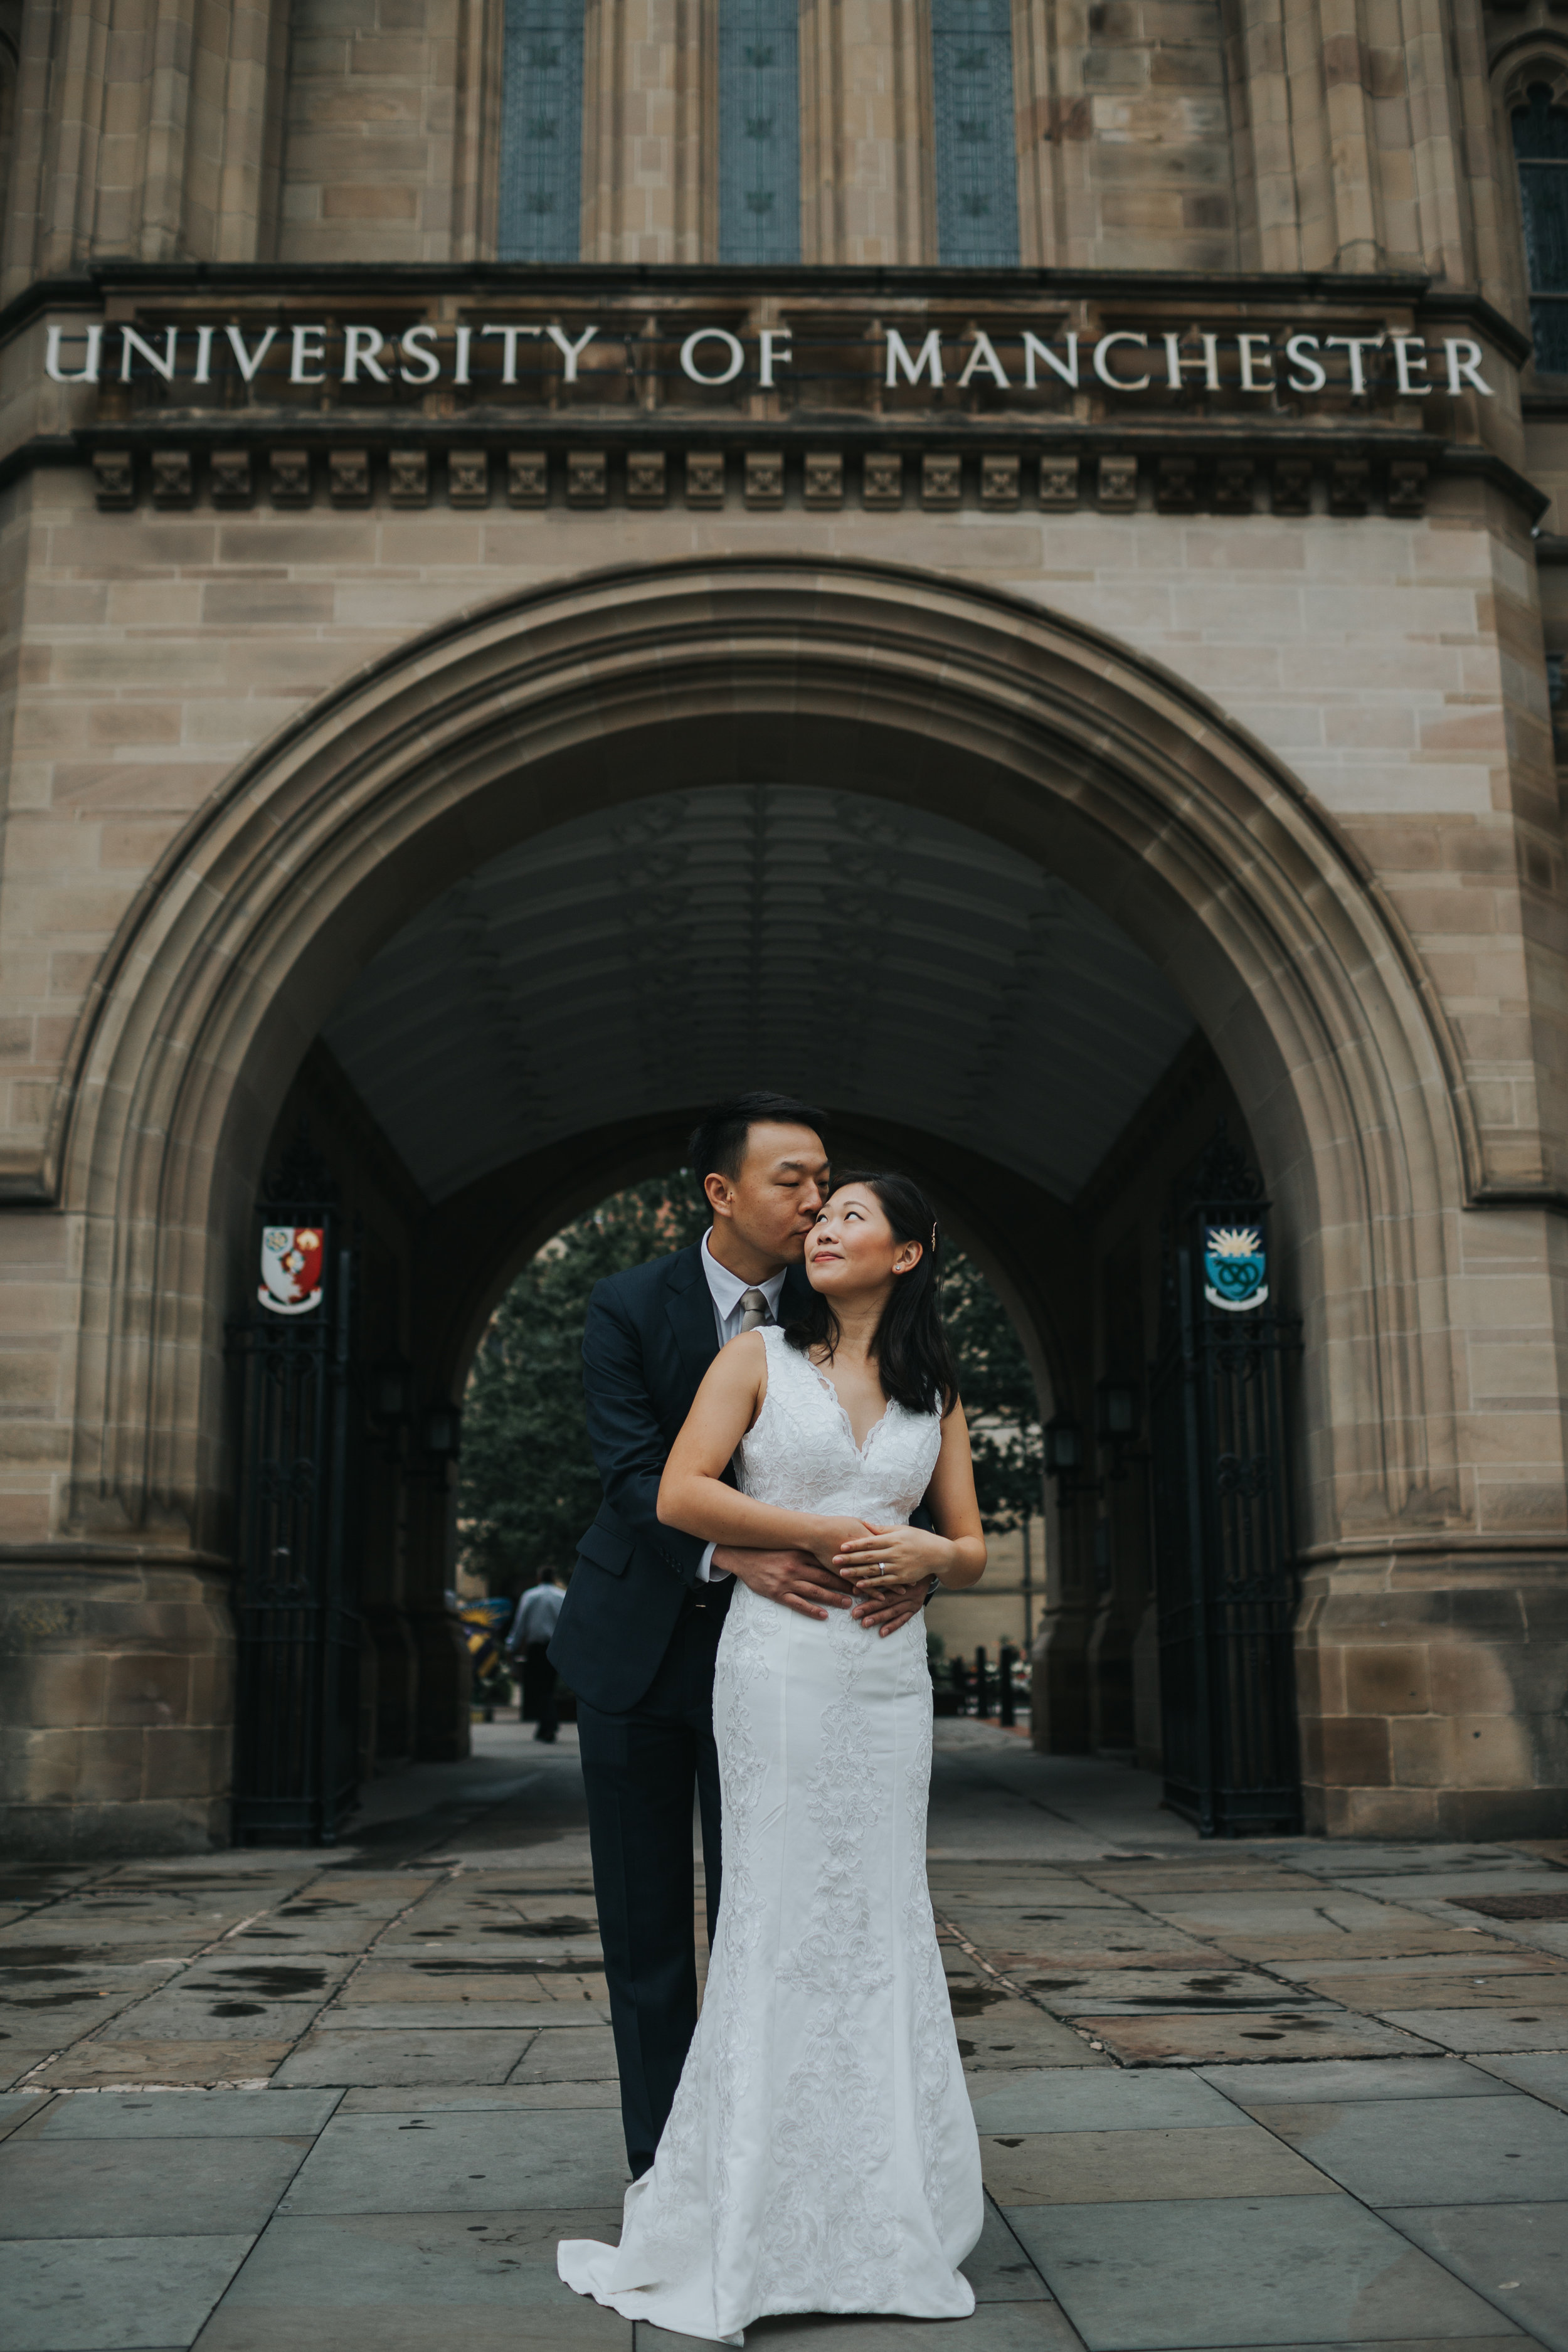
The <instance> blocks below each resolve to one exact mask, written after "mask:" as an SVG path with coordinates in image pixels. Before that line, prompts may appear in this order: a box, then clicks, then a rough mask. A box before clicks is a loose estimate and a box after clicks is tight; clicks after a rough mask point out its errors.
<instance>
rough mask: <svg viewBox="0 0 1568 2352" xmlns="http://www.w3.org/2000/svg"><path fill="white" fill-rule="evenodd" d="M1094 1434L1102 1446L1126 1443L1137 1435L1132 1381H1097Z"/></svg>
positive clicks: (1135, 1398)
mask: <svg viewBox="0 0 1568 2352" xmlns="http://www.w3.org/2000/svg"><path fill="white" fill-rule="evenodd" d="M1094 1433H1095V1435H1096V1436H1097V1437H1098V1438H1099V1440H1100V1444H1102V1445H1126V1444H1130V1442H1131V1440H1132V1439H1133V1438H1134V1437H1136V1436H1137V1434H1138V1391H1137V1390H1136V1389H1135V1388H1134V1387H1133V1385H1132V1382H1131V1381H1118V1380H1111V1379H1110V1378H1109V1377H1108V1378H1107V1379H1105V1380H1103V1381H1096V1383H1095V1390H1094Z"/></svg>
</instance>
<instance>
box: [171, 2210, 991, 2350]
mask: <svg viewBox="0 0 1568 2352" xmlns="http://www.w3.org/2000/svg"><path fill="white" fill-rule="evenodd" d="M620 2228H621V2206H620V2200H619V2199H618V2198H616V2200H614V2202H613V2203H610V2204H606V2205H593V2206H577V2207H570V2208H566V2209H559V2208H549V2209H546V2210H540V2211H535V2212H530V2213H524V2214H517V2213H512V2212H497V2211H494V2210H487V2209H486V2208H485V2207H484V2206H483V2205H482V2204H476V2205H472V2206H464V2207H461V2208H458V2209H457V2210H453V2211H450V2212H421V2213H392V2214H387V2213H353V2214H331V2215H312V2216H309V2217H291V2218H280V2219H279V2220H277V2221H274V2222H273V2223H272V2225H271V2227H270V2228H269V2229H268V2231H266V2232H265V2233H264V2234H263V2236H262V2237H261V2238H260V2239H259V2240H258V2243H257V2246H256V2249H255V2251H254V2252H253V2253H252V2254H251V2257H250V2259H249V2261H248V2262H247V2263H246V2265H245V2268H244V2270H243V2271H242V2272H241V2273H240V2274H239V2276H238V2277H237V2279H236V2281H235V2283H234V2284H233V2286H232V2287H231V2288H230V2289H229V2292H228V2294H226V2297H225V2298H224V2301H223V2304H222V2305H221V2306H220V2309H219V2312H218V2314H217V2317H219V2318H221V2320H222V2321H223V2322H224V2323H225V2325H224V2326H223V2327H222V2328H220V2329H218V2330H217V2331H216V2340H217V2341H220V2342H224V2343H229V2344H237V2343H250V2342H255V2343H257V2344H258V2345H261V2344H263V2343H265V2344H266V2345H267V2352H277V2347H281V2346H284V2345H293V2344H294V2343H296V2342H298V2341H300V2340H304V2341H306V2342H321V2343H331V2341H333V2340H334V2339H333V2338H332V2337H331V2335H330V2334H323V2333H321V2332H319V2331H320V2330H321V2324H322V2323H323V2322H326V2321H329V2320H332V2319H336V2320H338V2321H340V2322H342V2321H344V2320H345V2319H346V2320H348V2322H349V2325H350V2326H353V2317H352V2316H351V2315H358V2319H359V2321H360V2323H361V2324H362V2325H363V2324H366V2323H368V2322H370V2321H371V2320H373V2319H374V2318H375V2317H377V2316H379V2315H382V2314H385V2315H388V2318H389V2320H390V2323H391V2325H392V2326H393V2327H394V2329H396V2328H397V2327H398V2326H407V2325H408V2324H409V2323H410V2322H411V2321H412V2319H413V2316H414V2315H416V2313H421V2312H422V2313H423V2315H424V2325H425V2328H426V2336H425V2339H424V2340H425V2342H426V2344H430V2343H433V2342H438V2341H443V2340H448V2339H455V2340H456V2341H457V2342H458V2343H460V2344H461V2345H463V2346H465V2347H466V2346H467V2344H468V2342H469V2340H470V2338H469V2333H468V2326H469V2316H470V2314H477V2313H487V2312H497V2313H501V2314H510V2315H511V2316H512V2317H513V2318H514V2319H515V2318H519V2317H521V2316H522V2315H525V2314H530V2313H532V2314H540V2313H550V2314H552V2315H553V2316H554V2317H555V2319H556V2321H557V2324H558V2325H559V2326H560V2327H561V2331H562V2336H563V2340H566V2341H571V2340H574V2336H573V2331H574V2327H575V2326H576V2323H577V2320H578V2317H579V2315H580V2314H585V2313H588V2312H593V2311H595V2310H596V2309H597V2306H596V2305H592V2304H588V2305H584V2304H582V2303H581V2301H580V2299H579V2298H578V2297H577V2296H576V2295H574V2294H573V2293H572V2290H571V2289H570V2287H568V2286H566V2285H564V2284H563V2283H562V2281H561V2279H560V2278H559V2277H558V2276H557V2274H556V2269H555V2249H556V2246H557V2244H558V2242H560V2240H561V2239H563V2238H605V2239H607V2240H608V2241H609V2242H611V2243H612V2244H613V2243H615V2242H616V2240H617V2239H618V2238H619V2236H620ZM1007 2242H1008V2243H1009V2244H1010V2245H1011V2246H1012V2247H1013V2249H1014V2252H1015V2253H1016V2255H1017V2258H1018V2260H1019V2261H1020V2262H1022V2261H1024V2260H1025V2257H1024V2256H1023V2254H1022V2253H1021V2252H1019V2250H1018V2247H1017V2243H1016V2240H1015V2239H1013V2238H1012V2237H1011V2235H1010V2234H1009V2236H1008V2241H1007ZM458 2315H460V2318H459V2317H458ZM241 2321H244V2322H245V2323H247V2325H248V2326H249V2327H250V2329H251V2330H252V2331H258V2330H259V2329H260V2328H261V2327H262V2326H263V2324H264V2323H265V2324H266V2326H268V2328H269V2330H270V2334H269V2336H263V2335H261V2334H260V2333H258V2332H253V2333H252V2334H251V2335H248V2336H247V2335H245V2334H243V2333H242V2332H241V2329H240V2326H239V2323H240V2322H241ZM605 2321H608V2322H613V2323H614V2326H615V2328H616V2329H618V2330H619V2334H618V2335H616V2333H614V2332H611V2331H610V2330H608V2329H607V2328H606V2327H605V2325H604V2324H603V2322H605ZM300 2327H303V2329H304V2331H305V2333H304V2336H303V2338H302V2339H301V2337H300V2334H299V2330H300ZM576 2333H577V2340H581V2341H584V2342H604V2343H612V2342H619V2343H622V2344H626V2343H629V2339H630V2334H631V2331H630V2328H629V2326H627V2324H626V2321H624V2320H620V2319H617V2317H616V2315H615V2314H614V2313H605V2314H603V2315H601V2323H600V2324H598V2325H596V2326H595V2327H594V2328H593V2329H592V2330H591V2331H590V2332H588V2333H586V2334H584V2333H583V2332H582V2329H581V2328H578V2329H577V2331H576ZM351 2340H352V2339H351ZM367 2340H368V2339H367ZM393 2340H394V2341H396V2340H397V2338H396V2336H394V2338H393ZM480 2340H481V2341H483V2340H484V2339H483V2338H482V2337H481V2338H480Z"/></svg>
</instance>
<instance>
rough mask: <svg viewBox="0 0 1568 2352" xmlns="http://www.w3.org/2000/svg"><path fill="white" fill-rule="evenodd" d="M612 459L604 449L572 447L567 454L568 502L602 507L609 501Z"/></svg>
mask: <svg viewBox="0 0 1568 2352" xmlns="http://www.w3.org/2000/svg"><path fill="white" fill-rule="evenodd" d="M609 467H610V461H609V458H608V457H607V455H606V453H605V451H604V450H603V449H571V450H568V452H567V455H566V503H567V505H568V506H569V507H602V506H604V505H605V504H606V503H607V501H608V499H609V495H610V488H609Z"/></svg>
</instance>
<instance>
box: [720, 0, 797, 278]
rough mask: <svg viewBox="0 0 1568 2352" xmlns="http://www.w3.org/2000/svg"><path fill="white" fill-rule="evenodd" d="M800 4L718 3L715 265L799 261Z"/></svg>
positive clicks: (780, 0) (793, 0)
mask: <svg viewBox="0 0 1568 2352" xmlns="http://www.w3.org/2000/svg"><path fill="white" fill-rule="evenodd" d="M798 16H799V0H720V7H719V258H720V260H721V261H739V262H767V261H781V262H789V261H798V260H799V259H800V36H799V26H798Z"/></svg>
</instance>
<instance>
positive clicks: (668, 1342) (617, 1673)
mask: <svg viewBox="0 0 1568 2352" xmlns="http://www.w3.org/2000/svg"><path fill="white" fill-rule="evenodd" d="M808 1295H809V1294H808V1290H807V1285H806V1280H805V1275H804V1274H803V1273H802V1272H801V1270H800V1268H799V1267H798V1266H791V1268H790V1270H789V1272H788V1273H787V1274H786V1275H785V1276H784V1289H783V1291H782V1292H781V1293H780V1296H779V1309H778V1312H779V1320H780V1322H781V1323H784V1322H788V1321H789V1320H790V1318H792V1317H793V1316H795V1315H797V1314H799V1313H800V1312H801V1310H802V1308H803V1307H805V1302H806V1299H807V1297H808ZM718 1352H719V1333H718V1328H717V1325H716V1323H715V1320H714V1314H713V1294H712V1292H711V1291H710V1289H709V1287H708V1281H707V1277H706V1276H705V1275H704V1273H703V1271H702V1244H701V1243H700V1242H694V1243H693V1244H691V1246H690V1247H689V1249H683V1250H677V1251H676V1252H675V1254H674V1255H673V1256H672V1257H660V1258H654V1259H652V1260H651V1261H650V1263H649V1264H648V1265H637V1266H633V1267H632V1269H631V1271H630V1272H629V1273H627V1274H613V1275H610V1276H607V1277H606V1279H605V1281H603V1282H601V1283H597V1284H595V1288H594V1295H593V1297H592V1298H591V1299H590V1300H589V1302H588V1320H587V1325H586V1328H585V1329H584V1334H583V1388H584V1395H585V1397H586V1400H587V1407H588V1442H589V1444H591V1445H592V1447H593V1449H594V1459H595V1462H596V1463H597V1465H598V1467H599V1475H600V1477H601V1478H602V1479H603V1480H604V1485H605V1499H604V1501H603V1503H602V1504H601V1505H600V1507H599V1510H598V1515H597V1517H595V1520H594V1524H593V1525H592V1527H590V1528H588V1529H587V1530H586V1531H585V1533H584V1535H583V1537H582V1538H581V1539H580V1541H579V1543H578V1546H577V1564H576V1567H575V1569H574V1571H573V1575H572V1581H571V1583H570V1585H569V1586H568V1587H567V1591H566V1598H565V1601H563V1604H562V1610H561V1614H560V1617H559V1618H558V1619H557V1621H556V1625H555V1635H554V1639H553V1640H552V1643H551V1644H550V1658H551V1663H552V1664H553V1665H554V1666H555V1667H556V1669H557V1670H558V1671H559V1673H560V1674H561V1675H563V1677H564V1679H565V1680H566V1682H567V1683H568V1684H570V1685H571V1687H572V1688H573V1690H574V1691H575V1692H576V1693H577V1694H578V1696H580V1697H582V1698H584V1699H586V1700H587V1702H588V1704H589V1706H596V1707H598V1708H600V1709H601V1710H602V1711H603V1712H604V1713H605V1714H607V1715H620V1714H624V1713H625V1712H626V1709H627V1708H628V1707H633V1706H636V1705H637V1701H638V1700H639V1699H640V1698H641V1697H642V1696H643V1695H644V1693H645V1692H646V1691H647V1687H648V1685H649V1684H650V1683H651V1682H652V1680H653V1678H654V1676H655V1675H656V1674H657V1673H658V1668H659V1664H660V1661H661V1660H662V1658H663V1656H664V1654H665V1651H666V1649H667V1648H668V1643H669V1637H670V1635H671V1633H673V1632H674V1630H675V1622H676V1619H677V1618H678V1617H679V1613H680V1605H681V1602H682V1601H683V1600H684V1598H685V1596H686V1594H687V1592H688V1591H689V1590H690V1589H691V1588H692V1587H693V1586H694V1585H695V1584H696V1583H697V1582H698V1574H697V1571H698V1568H699V1565H700V1561H701V1559H702V1554H703V1552H704V1550H705V1549H706V1548H707V1547H706V1546H705V1545H704V1543H703V1542H702V1540H701V1538H700V1537H698V1536H687V1535H682V1534H680V1533H679V1530H678V1529H677V1528H663V1527H660V1525H659V1523H658V1510H657V1504H658V1482H659V1480H660V1478H661V1477H662V1476H663V1475H664V1465H665V1462H666V1460H667V1459H668V1454H669V1449H670V1447H671V1446H672V1445H673V1444H674V1443H675V1439H676V1435H677V1433H678V1432H679V1428H680V1425H681V1423H682V1422H684V1420H685V1419H686V1416H687V1414H688V1413H689V1412H690V1410H691V1402H692V1399H693V1398H694V1397H695V1396H696V1394H697V1391H698V1389H699V1388H700V1385H701V1382H702V1376H703V1374H704V1372H706V1370H708V1367H709V1365H710V1363H711V1362H712V1361H713V1359H714V1357H715V1356H716V1355H717V1354H718Z"/></svg>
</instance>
